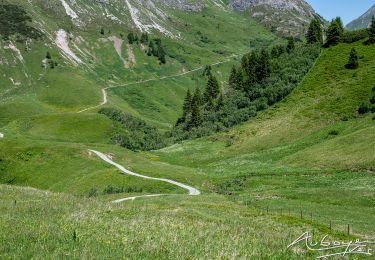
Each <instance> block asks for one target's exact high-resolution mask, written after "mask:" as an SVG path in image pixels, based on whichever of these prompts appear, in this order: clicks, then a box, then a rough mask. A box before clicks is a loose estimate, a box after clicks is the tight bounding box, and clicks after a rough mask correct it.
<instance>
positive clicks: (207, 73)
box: [202, 65, 212, 77]
mask: <svg viewBox="0 0 375 260" xmlns="http://www.w3.org/2000/svg"><path fill="white" fill-rule="evenodd" d="M211 74H212V67H211V65H207V66H205V67H204V70H203V73H202V75H203V76H206V77H209V76H210V75H211Z"/></svg>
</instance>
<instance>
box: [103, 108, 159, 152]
mask: <svg viewBox="0 0 375 260" xmlns="http://www.w3.org/2000/svg"><path fill="white" fill-rule="evenodd" d="M99 113H100V114H102V115H105V116H107V117H108V118H110V119H111V120H113V121H116V122H118V123H120V124H121V125H122V126H123V127H124V128H125V130H126V131H124V132H122V133H119V134H114V135H113V136H112V140H113V141H114V142H115V143H116V144H119V145H121V146H123V147H125V148H128V149H130V150H133V151H139V150H142V151H148V150H155V149H160V148H162V147H164V146H165V143H166V142H165V139H164V137H163V135H162V134H160V133H159V132H158V130H157V129H156V128H155V127H152V126H149V125H147V124H146V122H144V121H143V120H141V119H138V118H136V117H134V116H132V115H129V114H127V113H124V112H122V111H120V110H117V109H113V108H103V109H101V110H100V111H99Z"/></svg>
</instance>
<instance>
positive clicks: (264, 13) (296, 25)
mask: <svg viewBox="0 0 375 260" xmlns="http://www.w3.org/2000/svg"><path fill="white" fill-rule="evenodd" d="M229 6H230V7H231V8H233V9H234V10H238V11H247V12H248V13H249V14H250V15H251V17H253V18H254V19H256V20H257V21H258V22H260V23H261V24H263V25H264V26H266V27H268V28H269V29H270V30H271V31H272V32H274V33H276V34H278V35H281V36H284V37H290V36H295V37H297V36H302V35H303V34H304V32H305V29H306V27H307V26H308V24H309V23H310V21H311V19H312V18H314V17H320V16H319V15H318V14H317V13H316V12H315V11H314V9H313V8H312V7H311V6H310V5H309V4H308V3H306V1H304V0H277V1H274V0H232V1H230V4H229ZM320 19H321V20H322V21H323V18H321V17H320Z"/></svg>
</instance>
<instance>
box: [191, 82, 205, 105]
mask: <svg viewBox="0 0 375 260" xmlns="http://www.w3.org/2000/svg"><path fill="white" fill-rule="evenodd" d="M193 99H194V102H197V104H198V106H199V107H201V106H203V98H202V93H201V90H200V89H199V87H197V88H196V89H195V92H194V96H193ZM192 102H193V101H192Z"/></svg>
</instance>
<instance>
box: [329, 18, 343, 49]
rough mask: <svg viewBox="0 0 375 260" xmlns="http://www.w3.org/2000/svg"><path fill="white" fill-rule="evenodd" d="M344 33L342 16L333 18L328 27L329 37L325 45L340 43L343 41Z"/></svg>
mask: <svg viewBox="0 0 375 260" xmlns="http://www.w3.org/2000/svg"><path fill="white" fill-rule="evenodd" d="M343 35H344V26H343V24H342V20H341V18H340V17H336V18H335V19H333V20H332V22H331V24H330V25H329V27H328V29H327V39H326V43H325V45H324V46H325V47H331V46H334V45H337V44H339V43H340V42H341V41H342V37H343Z"/></svg>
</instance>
